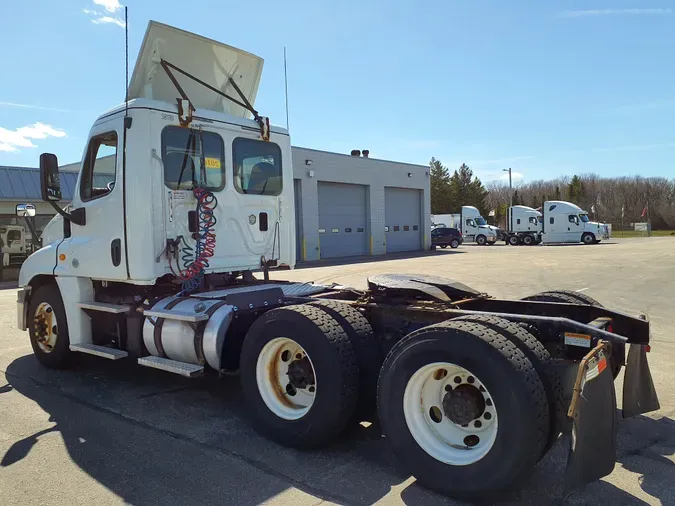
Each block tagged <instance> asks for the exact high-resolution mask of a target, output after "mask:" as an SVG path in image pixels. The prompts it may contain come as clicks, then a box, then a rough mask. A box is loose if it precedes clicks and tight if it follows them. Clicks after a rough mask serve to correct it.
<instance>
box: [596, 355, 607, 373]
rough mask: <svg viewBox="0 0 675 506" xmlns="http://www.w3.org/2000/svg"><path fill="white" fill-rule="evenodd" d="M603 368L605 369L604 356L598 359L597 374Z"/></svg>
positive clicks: (605, 360)
mask: <svg viewBox="0 0 675 506" xmlns="http://www.w3.org/2000/svg"><path fill="white" fill-rule="evenodd" d="M605 369H607V359H606V358H605V357H602V358H601V359H600V360H599V361H598V374H600V373H601V372H602V371H604V370H605Z"/></svg>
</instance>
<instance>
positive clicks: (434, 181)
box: [429, 158, 451, 214]
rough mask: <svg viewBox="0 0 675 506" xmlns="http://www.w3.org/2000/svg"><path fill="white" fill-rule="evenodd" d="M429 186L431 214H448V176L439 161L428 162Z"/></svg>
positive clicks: (449, 204)
mask: <svg viewBox="0 0 675 506" xmlns="http://www.w3.org/2000/svg"><path fill="white" fill-rule="evenodd" d="M429 185H430V187H431V214H446V213H449V212H450V207H451V203H450V174H449V173H448V169H447V167H444V166H443V164H442V163H441V161H440V160H436V159H435V158H432V159H431V161H430V162H429Z"/></svg>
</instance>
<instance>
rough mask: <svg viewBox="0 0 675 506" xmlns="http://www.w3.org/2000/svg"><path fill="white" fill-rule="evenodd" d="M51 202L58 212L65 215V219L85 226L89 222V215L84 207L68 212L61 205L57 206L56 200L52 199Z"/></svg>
mask: <svg viewBox="0 0 675 506" xmlns="http://www.w3.org/2000/svg"><path fill="white" fill-rule="evenodd" d="M49 203H50V204H51V206H52V207H53V208H54V210H55V211H56V212H57V213H59V214H60V215H61V216H63V218H64V219H66V220H68V221H71V222H73V223H75V225H80V226H84V225H86V224H87V215H86V212H85V208H84V207H80V208H79V209H73V211H72V212H70V213H67V212H65V211H64V210H63V209H61V208H60V207H59V206H57V205H56V202H54V201H53V200H50V201H49Z"/></svg>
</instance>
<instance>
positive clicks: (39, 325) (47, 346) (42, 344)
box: [33, 302, 59, 353]
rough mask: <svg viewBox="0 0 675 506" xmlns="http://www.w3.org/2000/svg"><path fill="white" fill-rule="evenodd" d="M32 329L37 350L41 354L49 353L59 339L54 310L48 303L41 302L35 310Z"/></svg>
mask: <svg viewBox="0 0 675 506" xmlns="http://www.w3.org/2000/svg"><path fill="white" fill-rule="evenodd" d="M33 329H34V331H35V341H36V343H37V345H38V348H40V350H41V351H42V352H43V353H51V352H52V351H53V350H54V347H55V346H56V342H57V341H58V338H59V326H58V321H57V319H56V315H55V314H54V308H53V307H52V306H51V305H49V303H47V302H42V303H41V304H40V305H39V306H38V307H37V309H36V310H35V314H34V315H33Z"/></svg>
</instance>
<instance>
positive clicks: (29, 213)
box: [16, 204, 35, 218]
mask: <svg viewBox="0 0 675 506" xmlns="http://www.w3.org/2000/svg"><path fill="white" fill-rule="evenodd" d="M16 215H17V216H19V217H20V218H28V217H33V216H35V206H34V205H33V204H17V205H16Z"/></svg>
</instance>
